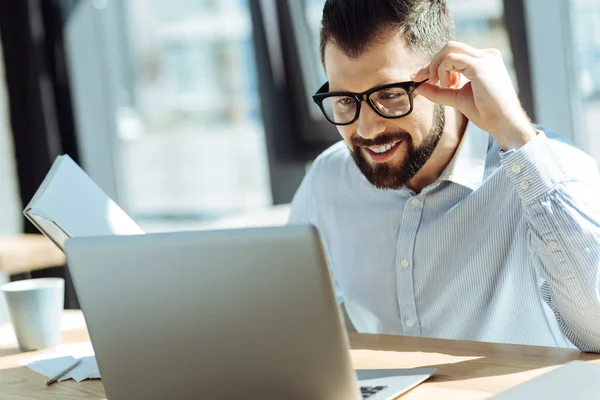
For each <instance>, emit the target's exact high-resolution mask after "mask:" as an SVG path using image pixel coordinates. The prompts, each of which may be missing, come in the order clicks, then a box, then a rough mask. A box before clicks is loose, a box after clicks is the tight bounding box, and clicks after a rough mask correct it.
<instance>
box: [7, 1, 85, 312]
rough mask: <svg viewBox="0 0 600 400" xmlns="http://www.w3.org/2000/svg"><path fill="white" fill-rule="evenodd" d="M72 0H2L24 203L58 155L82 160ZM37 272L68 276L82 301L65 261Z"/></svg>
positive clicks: (71, 303) (72, 300)
mask: <svg viewBox="0 0 600 400" xmlns="http://www.w3.org/2000/svg"><path fill="white" fill-rule="evenodd" d="M72 3H73V2H72V1H71V2H65V1H64V0H63V1H60V0H9V1H7V0H3V1H0V38H1V40H2V49H3V57H4V66H5V72H6V76H5V80H6V86H7V91H8V100H9V101H8V103H9V108H10V110H9V114H10V122H11V128H12V132H13V136H14V147H15V157H16V163H17V173H18V178H19V186H20V196H21V201H22V203H23V205H25V204H27V203H28V202H29V200H30V199H31V198H32V197H33V195H34V193H35V191H36V190H37V188H38V186H39V185H40V183H41V182H42V180H43V179H44V177H45V176H46V173H47V172H48V170H49V169H50V166H51V165H52V163H53V161H54V159H55V158H56V156H58V155H60V154H69V155H70V156H71V158H73V160H75V161H76V162H78V160H79V157H78V154H77V143H76V134H75V126H74V121H73V112H72V105H71V95H70V89H69V80H68V74H67V68H66V58H65V44H64V38H63V26H64V22H65V21H66V18H67V11H68V7H66V6H69V5H71V6H72ZM24 227H25V228H24V230H25V232H26V233H38V231H37V229H36V228H35V227H34V226H33V225H32V224H30V223H29V222H28V221H27V220H25V224H24ZM32 275H33V277H37V276H40V277H41V276H61V277H64V278H65V279H66V280H67V294H66V299H65V300H66V302H65V305H66V306H67V307H77V300H76V297H75V295H74V290H73V287H72V284H71V280H70V277H69V276H68V271H67V269H66V268H65V267H61V268H53V269H49V270H44V271H37V272H34V273H32ZM20 278H22V277H20V276H15V277H13V279H20Z"/></svg>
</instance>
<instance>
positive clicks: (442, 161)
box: [290, 0, 600, 351]
mask: <svg viewBox="0 0 600 400" xmlns="http://www.w3.org/2000/svg"><path fill="white" fill-rule="evenodd" d="M453 28H454V27H453V22H452V20H451V18H450V16H449V13H448V9H447V6H446V4H445V1H443V0H377V1H373V0H328V1H327V2H326V4H325V7H324V10H323V20H322V30H321V55H322V61H323V66H324V68H325V71H326V73H327V77H328V82H327V83H326V84H325V85H323V87H321V88H320V89H319V90H318V91H317V93H316V94H315V95H314V96H313V99H314V101H315V103H316V104H317V105H318V106H319V107H320V108H321V110H322V112H323V114H324V116H325V117H326V118H327V120H329V122H331V123H332V124H335V125H336V126H337V128H338V131H339V132H340V134H341V136H342V138H343V139H344V140H343V141H342V142H340V143H338V144H337V145H334V146H333V147H331V148H329V149H328V150H326V151H325V152H324V153H323V154H321V155H320V156H319V157H318V158H317V159H316V160H315V162H314V164H313V166H312V168H311V170H310V171H309V173H308V174H307V176H306V177H305V179H304V181H303V183H302V185H301V186H300V188H299V189H298V192H297V193H296V196H295V197H294V200H293V202H292V209H291V215H290V222H291V223H310V224H312V225H314V226H316V227H317V228H318V229H319V231H320V232H321V236H322V239H323V243H324V247H325V251H326V254H327V257H328V259H329V263H330V267H331V272H332V275H333V278H334V282H335V286H336V291H337V295H338V298H339V300H340V301H341V302H343V303H344V306H345V308H346V311H347V313H348V315H349V317H350V320H351V322H352V324H353V325H354V326H355V328H356V329H357V330H358V331H359V332H368V333H385V334H397V335H414V336H429V337H441V338H452V339H468V340H481V341H494V342H507V343H523V344H534V345H547V346H573V345H575V346H577V347H579V348H580V349H582V350H586V351H600V299H599V293H600V290H599V289H600V285H599V279H600V178H599V175H598V170H597V166H596V164H595V162H594V161H593V160H592V159H591V158H590V157H588V156H587V155H586V154H584V153H583V152H581V151H579V150H577V149H576V148H574V147H573V146H571V145H570V144H568V143H567V142H566V141H565V140H564V139H562V138H561V137H560V136H559V135H558V134H556V133H554V132H553V131H551V130H550V129H547V128H545V127H541V126H535V125H533V124H532V123H531V122H530V120H529V118H528V116H527V115H526V113H525V112H524V111H523V109H522V107H521V104H520V102H519V100H518V97H517V95H516V93H515V90H514V88H513V85H512V83H511V81H510V78H509V74H508V72H507V70H506V68H505V66H504V63H503V61H502V58H501V55H500V52H499V51H497V50H495V49H485V50H481V49H475V48H472V47H470V46H468V45H466V44H462V43H457V42H452V41H450V40H451V39H452V36H453Z"/></svg>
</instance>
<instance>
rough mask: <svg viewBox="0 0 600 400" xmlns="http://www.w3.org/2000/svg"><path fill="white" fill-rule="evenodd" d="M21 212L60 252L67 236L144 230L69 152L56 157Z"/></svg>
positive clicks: (135, 233)
mask: <svg viewBox="0 0 600 400" xmlns="http://www.w3.org/2000/svg"><path fill="white" fill-rule="evenodd" d="M23 213H24V214H25V216H26V217H27V218H28V219H29V220H30V221H31V222H32V223H33V224H34V225H35V226H36V227H37V228H38V229H39V230H40V231H41V232H42V233H43V234H44V235H46V236H47V237H48V238H49V239H50V240H52V241H53V242H54V243H55V244H56V245H57V246H58V247H60V249H61V250H63V251H64V243H65V241H66V240H67V238H69V237H80V236H105V235H138V234H143V233H144V231H142V229H141V228H140V227H139V226H138V225H137V224H136V223H135V222H134V221H133V220H132V219H131V218H130V217H129V216H128V215H127V214H126V213H125V211H123V210H122V209H121V208H120V207H119V206H118V205H117V204H116V203H115V202H114V201H113V200H111V199H110V198H109V197H108V196H107V195H106V194H105V193H104V192H103V191H102V189H100V188H99V187H98V185H96V183H95V182H94V181H93V180H92V179H91V178H90V177H89V176H88V175H87V174H86V173H85V172H84V171H83V169H81V168H80V167H79V165H77V164H76V163H75V162H74V161H73V159H71V157H69V156H68V155H62V156H58V157H57V158H56V160H55V161H54V164H52V168H50V171H48V174H47V175H46V178H45V179H44V181H43V182H42V184H41V185H40V187H39V188H38V190H37V191H36V193H35V195H34V196H33V198H32V199H31V201H30V202H29V204H28V205H27V207H25V210H24V211H23Z"/></svg>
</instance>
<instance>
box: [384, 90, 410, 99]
mask: <svg viewBox="0 0 600 400" xmlns="http://www.w3.org/2000/svg"><path fill="white" fill-rule="evenodd" d="M404 96H406V92H405V91H404V90H399V91H387V92H381V93H379V99H380V100H397V99H401V98H403V97H404Z"/></svg>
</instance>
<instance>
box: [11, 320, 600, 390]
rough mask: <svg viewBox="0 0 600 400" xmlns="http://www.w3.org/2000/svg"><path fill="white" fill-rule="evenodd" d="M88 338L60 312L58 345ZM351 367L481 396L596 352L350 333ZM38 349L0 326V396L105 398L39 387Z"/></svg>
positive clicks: (62, 386) (91, 386)
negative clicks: (422, 371) (21, 345)
mask: <svg viewBox="0 0 600 400" xmlns="http://www.w3.org/2000/svg"><path fill="white" fill-rule="evenodd" d="M86 340H89V336H88V333H87V329H86V326H85V321H84V319H83V316H82V314H81V312H79V311H65V313H64V316H63V340H62V341H63V343H75V342H80V341H86ZM350 340H351V343H352V348H353V350H352V358H353V361H354V364H355V366H356V368H412V367H424V366H435V367H437V368H438V372H437V374H436V375H435V376H434V377H433V378H431V379H430V380H428V381H427V382H425V383H423V384H421V385H419V386H418V387H417V388H415V389H414V390H412V391H411V392H409V393H407V394H406V395H404V396H403V397H402V400H415V399H461V400H470V399H485V398H488V397H490V396H491V395H493V394H495V393H499V392H502V391H504V390H507V389H508V388H510V387H513V386H515V385H517V384H519V383H522V382H525V381H527V380H530V379H532V378H534V377H536V376H538V375H540V374H542V373H545V372H548V371H550V370H551V369H553V368H556V367H558V366H560V365H562V364H564V363H566V362H568V361H571V360H576V359H580V360H595V361H593V362H598V363H600V354H585V353H580V352H578V351H575V350H567V349H556V348H546V347H532V346H517V345H503V344H492V343H480V342H462V341H453V340H440V339H424V338H411V337H399V336H379V335H359V334H352V335H351V337H350ZM37 354H39V352H32V353H19V351H18V349H17V347H16V341H15V338H14V334H13V333H12V329H11V327H10V326H9V325H8V324H4V325H2V326H0V398H2V399H5V398H6V399H11V400H31V399H36V400H37V399H42V400H43V399H71V400H75V399H89V400H92V399H105V398H106V396H105V395H104V388H103V387H102V382H101V381H98V380H96V381H84V382H81V383H75V382H73V381H65V382H60V383H57V384H54V385H52V386H50V387H45V386H44V379H45V378H44V377H43V376H41V375H39V374H37V373H35V372H33V371H31V370H29V369H28V368H26V367H23V366H21V365H20V364H19V361H21V360H24V359H28V358H31V357H33V356H35V355H37Z"/></svg>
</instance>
